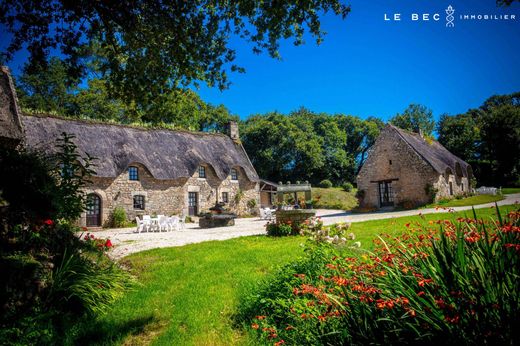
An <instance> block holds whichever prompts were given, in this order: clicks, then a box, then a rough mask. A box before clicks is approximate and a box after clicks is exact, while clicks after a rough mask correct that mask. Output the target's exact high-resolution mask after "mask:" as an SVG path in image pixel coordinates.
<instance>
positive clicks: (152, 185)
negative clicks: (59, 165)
mask: <svg viewBox="0 0 520 346" xmlns="http://www.w3.org/2000/svg"><path fill="white" fill-rule="evenodd" d="M1 77H2V78H1V82H2V84H1V85H0V101H1V105H0V113H1V114H0V131H2V132H0V137H2V138H3V137H5V138H6V141H10V142H16V141H17V140H18V141H19V140H20V139H21V140H22V142H24V143H25V145H26V146H28V147H29V148H35V149H41V150H43V151H46V152H52V151H53V150H55V146H54V145H55V140H56V138H58V137H59V136H60V135H61V134H62V133H63V132H66V133H68V134H70V135H73V136H74V137H75V138H74V139H73V141H74V142H75V144H76V145H77V147H78V150H79V152H80V153H81V154H82V155H84V154H85V153H88V154H89V155H91V156H93V157H95V158H96V159H97V160H96V161H95V164H96V166H95V167H94V170H95V173H96V174H95V175H94V176H93V177H91V178H90V180H91V183H90V184H89V185H88V186H87V189H86V193H87V194H88V199H89V207H88V210H87V211H86V212H85V213H84V215H83V216H82V218H81V220H80V224H81V225H84V226H90V227H96V226H102V225H106V224H108V223H109V222H110V220H111V215H112V213H113V211H114V209H115V208H116V207H122V208H124V209H125V211H126V213H127V216H128V217H129V219H133V218H135V217H136V216H140V215H144V214H154V213H155V214H164V215H172V214H184V215H198V214H199V213H200V212H202V211H207V210H208V209H209V208H210V207H212V206H214V205H215V204H216V203H217V202H223V203H225V204H226V207H227V208H229V209H230V210H231V211H233V212H235V213H236V214H238V215H241V214H246V213H250V212H254V210H252V209H251V206H252V205H255V206H258V205H259V202H260V186H259V184H260V180H259V177H258V174H257V173H256V171H255V169H254V167H253V166H252V164H251V162H250V160H249V158H248V156H247V153H246V152H245V150H244V148H243V146H242V144H241V143H240V139H239V132H238V125H237V123H236V122H230V124H229V125H228V134H227V135H226V134H219V133H203V132H189V131H173V130H166V129H164V130H163V129H161V130H150V129H144V128H137V127H131V126H123V125H114V124H106V123H98V122H92V121H84V120H72V119H64V118H58V117H51V116H27V115H23V114H21V112H20V110H19V108H18V106H17V102H16V95H15V93H14V88H13V84H12V81H11V78H10V76H9V72H8V70H7V69H5V68H2V75H1ZM3 127H6V128H14V129H15V130H18V131H10V130H9V131H8V130H7V129H2V128H3ZM20 130H21V131H20ZM20 133H21V134H22V135H20ZM20 137H21V138H20ZM252 201H254V202H252Z"/></svg>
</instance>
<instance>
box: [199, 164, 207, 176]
mask: <svg viewBox="0 0 520 346" xmlns="http://www.w3.org/2000/svg"><path fill="white" fill-rule="evenodd" d="M199 178H206V167H204V166H199Z"/></svg>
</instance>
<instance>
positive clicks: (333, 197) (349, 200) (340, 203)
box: [312, 187, 358, 210]
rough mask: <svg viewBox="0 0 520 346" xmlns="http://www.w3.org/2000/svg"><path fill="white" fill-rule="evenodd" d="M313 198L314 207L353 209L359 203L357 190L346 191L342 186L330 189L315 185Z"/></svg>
mask: <svg viewBox="0 0 520 346" xmlns="http://www.w3.org/2000/svg"><path fill="white" fill-rule="evenodd" d="M312 199H313V201H314V203H313V204H314V205H313V207H314V208H317V209H341V210H351V209H353V208H355V207H357V205H358V200H357V198H356V190H355V189H354V190H352V191H351V192H346V191H344V190H343V189H342V188H340V187H331V188H328V189H324V188H319V187H313V188H312Z"/></svg>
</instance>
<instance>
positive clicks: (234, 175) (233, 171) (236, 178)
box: [231, 168, 238, 180]
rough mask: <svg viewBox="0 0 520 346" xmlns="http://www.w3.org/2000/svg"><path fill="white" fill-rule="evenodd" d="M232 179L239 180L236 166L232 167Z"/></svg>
mask: <svg viewBox="0 0 520 346" xmlns="http://www.w3.org/2000/svg"><path fill="white" fill-rule="evenodd" d="M231 180H238V171H237V170H236V169H235V168H231Z"/></svg>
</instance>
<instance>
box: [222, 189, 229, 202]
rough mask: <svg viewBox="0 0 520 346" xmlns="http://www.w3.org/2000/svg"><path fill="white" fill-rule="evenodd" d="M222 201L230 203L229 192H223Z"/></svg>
mask: <svg viewBox="0 0 520 346" xmlns="http://www.w3.org/2000/svg"><path fill="white" fill-rule="evenodd" d="M222 202H224V203H229V193H228V192H222Z"/></svg>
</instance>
